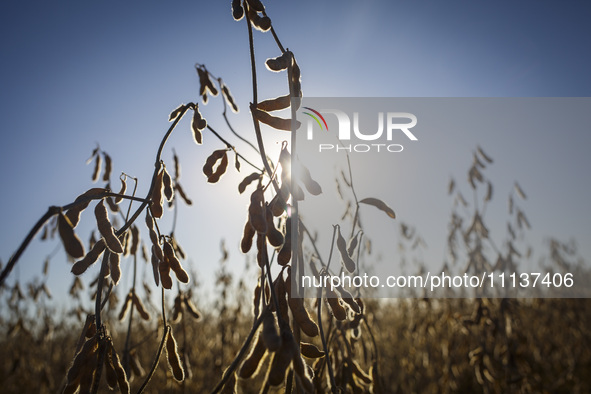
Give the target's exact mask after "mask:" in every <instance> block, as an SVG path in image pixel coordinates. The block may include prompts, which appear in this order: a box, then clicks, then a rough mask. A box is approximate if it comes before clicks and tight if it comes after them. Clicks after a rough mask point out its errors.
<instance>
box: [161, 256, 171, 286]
mask: <svg viewBox="0 0 591 394" xmlns="http://www.w3.org/2000/svg"><path fill="white" fill-rule="evenodd" d="M158 271H159V272H160V282H162V287H164V288H165V289H168V290H170V289H172V278H171V277H170V264H169V263H168V260H160V264H158Z"/></svg>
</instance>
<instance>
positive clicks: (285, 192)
mask: <svg viewBox="0 0 591 394" xmlns="http://www.w3.org/2000/svg"><path fill="white" fill-rule="evenodd" d="M283 171H286V170H285V169H284V170H283ZM282 178H284V176H283V174H282ZM290 194H291V193H290V192H289V183H288V182H287V181H286V180H285V179H284V180H282V181H281V188H280V189H279V192H278V193H277V194H276V195H275V197H273V199H272V200H271V202H270V203H269V206H270V207H271V212H272V213H273V216H281V215H283V212H285V208H286V206H287V200H288V199H289V195H290Z"/></svg>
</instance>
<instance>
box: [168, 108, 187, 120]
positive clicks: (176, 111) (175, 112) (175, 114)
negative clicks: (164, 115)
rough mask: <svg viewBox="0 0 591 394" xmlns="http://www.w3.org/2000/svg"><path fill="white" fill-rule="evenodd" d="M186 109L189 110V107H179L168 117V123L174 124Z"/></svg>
mask: <svg viewBox="0 0 591 394" xmlns="http://www.w3.org/2000/svg"><path fill="white" fill-rule="evenodd" d="M186 108H187V106H186V105H185V104H181V105H179V106H178V107H176V108H175V109H174V110H173V111H172V112H171V113H170V115H169V116H168V121H169V122H172V121H173V120H175V119H176V118H178V116H179V115H180V113H181V112H183V111H184V110H185V109H186Z"/></svg>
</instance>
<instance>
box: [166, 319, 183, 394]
mask: <svg viewBox="0 0 591 394" xmlns="http://www.w3.org/2000/svg"><path fill="white" fill-rule="evenodd" d="M166 357H167V359H168V365H170V369H171V370H172V376H174V378H175V379H176V380H177V381H179V382H182V381H183V380H184V379H185V371H183V367H182V366H181V359H180V357H179V354H178V351H177V347H176V341H175V339H174V336H173V335H172V328H171V327H170V326H168V334H167V335H166Z"/></svg>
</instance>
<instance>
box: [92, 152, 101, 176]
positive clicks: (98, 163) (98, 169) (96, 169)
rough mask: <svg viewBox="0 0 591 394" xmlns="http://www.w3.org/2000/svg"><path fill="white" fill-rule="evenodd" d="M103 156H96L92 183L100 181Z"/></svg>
mask: <svg viewBox="0 0 591 394" xmlns="http://www.w3.org/2000/svg"><path fill="white" fill-rule="evenodd" d="M102 161H103V160H102V158H101V155H96V157H95V159H94V170H93V172H92V181H93V182H96V181H98V179H99V174H100V172H101V164H102Z"/></svg>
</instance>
